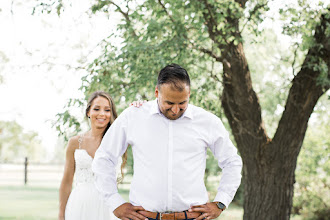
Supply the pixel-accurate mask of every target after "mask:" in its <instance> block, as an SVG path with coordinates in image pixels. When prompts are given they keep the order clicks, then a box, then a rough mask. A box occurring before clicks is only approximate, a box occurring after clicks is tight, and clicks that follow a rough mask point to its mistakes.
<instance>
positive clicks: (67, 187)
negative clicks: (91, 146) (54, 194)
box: [58, 137, 79, 220]
mask: <svg viewBox="0 0 330 220" xmlns="http://www.w3.org/2000/svg"><path fill="white" fill-rule="evenodd" d="M77 146H79V144H78V137H73V138H71V139H70V140H69V143H68V146H67V149H66V157H65V166H64V174H63V178H62V181H61V186H60V190H59V212H58V219H59V220H64V217H65V207H66V203H67V201H68V198H69V195H70V193H71V189H72V182H73V176H74V172H75V164H74V163H75V162H74V151H75V150H76V149H77Z"/></svg>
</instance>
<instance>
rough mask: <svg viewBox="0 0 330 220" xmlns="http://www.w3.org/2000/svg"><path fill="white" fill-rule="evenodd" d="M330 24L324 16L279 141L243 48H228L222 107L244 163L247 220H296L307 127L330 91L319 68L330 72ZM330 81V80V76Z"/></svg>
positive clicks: (295, 85)
mask: <svg viewBox="0 0 330 220" xmlns="http://www.w3.org/2000/svg"><path fill="white" fill-rule="evenodd" d="M329 22H330V21H329V18H326V17H325V16H322V19H321V23H320V25H319V26H317V28H316V30H315V36H314V38H315V42H316V44H314V45H313V46H312V47H311V48H310V50H309V52H308V54H307V56H306V58H305V61H304V63H303V65H302V68H301V70H300V72H299V73H298V74H297V75H296V76H295V78H294V79H293V81H292V87H291V89H290V91H289V95H288V99H287V103H286V106H285V110H284V112H283V115H282V118H281V120H280V122H279V125H278V128H277V130H276V133H275V135H274V138H273V139H270V138H269V137H268V136H267V134H266V131H265V129H264V126H263V121H262V118H261V108H260V104H259V100H258V97H257V95H256V94H255V92H254V90H253V88H252V81H251V76H250V71H249V68H248V64H247V61H246V58H245V54H244V50H243V45H242V44H238V45H237V46H235V45H234V44H231V45H228V48H226V51H228V52H227V53H226V54H223V58H224V59H223V62H222V63H223V67H224V73H223V82H224V90H223V94H222V105H223V107H224V112H225V114H226V117H227V118H228V121H229V123H230V126H231V129H232V132H233V135H234V137H235V140H236V142H237V147H238V149H239V151H240V153H241V156H242V159H243V163H244V169H243V181H244V187H245V188H244V219H246V220H259V219H262V220H267V219H271V220H273V219H274V220H278V219H281V220H285V219H290V214H291V208H292V198H293V189H294V188H293V185H294V182H295V168H296V163H297V157H298V154H299V152H300V149H301V146H302V143H303V139H304V136H305V132H306V129H307V123H308V120H309V117H310V115H311V113H312V111H313V108H314V106H315V105H316V103H317V101H318V99H319V98H320V96H321V95H322V94H324V93H325V92H326V90H327V89H329V85H321V84H320V83H318V77H319V76H320V72H319V71H317V68H314V67H315V66H317V65H319V64H320V63H319V62H320V60H319V59H318V58H320V59H321V60H322V62H325V63H326V65H327V67H328V69H330V62H329V56H328V54H330V49H329V45H330V44H329V38H328V37H327V36H326V26H327V24H328V23H329ZM320 45H321V47H320ZM319 48H322V49H321V50H320V49H319ZM315 58H317V59H315ZM327 77H328V79H330V76H329V71H328V73H327Z"/></svg>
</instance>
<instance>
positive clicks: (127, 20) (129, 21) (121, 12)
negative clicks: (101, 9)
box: [109, 1, 137, 37]
mask: <svg viewBox="0 0 330 220" xmlns="http://www.w3.org/2000/svg"><path fill="white" fill-rule="evenodd" d="M109 4H111V5H114V6H115V7H116V8H117V10H118V11H119V13H120V14H122V15H123V16H124V18H125V20H126V23H127V24H128V26H130V27H131V32H132V35H133V36H134V37H137V34H136V33H135V31H134V29H133V27H132V22H131V19H130V17H129V14H128V12H124V11H123V10H122V9H121V7H119V5H117V4H116V3H114V2H113V1H109Z"/></svg>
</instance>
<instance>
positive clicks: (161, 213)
mask: <svg viewBox="0 0 330 220" xmlns="http://www.w3.org/2000/svg"><path fill="white" fill-rule="evenodd" d="M171 213H174V212H172V211H166V212H160V213H159V220H162V215H164V214H171Z"/></svg>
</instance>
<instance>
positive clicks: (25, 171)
mask: <svg viewBox="0 0 330 220" xmlns="http://www.w3.org/2000/svg"><path fill="white" fill-rule="evenodd" d="M27 166H28V158H27V157H25V162H24V185H26V183H27Z"/></svg>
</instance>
